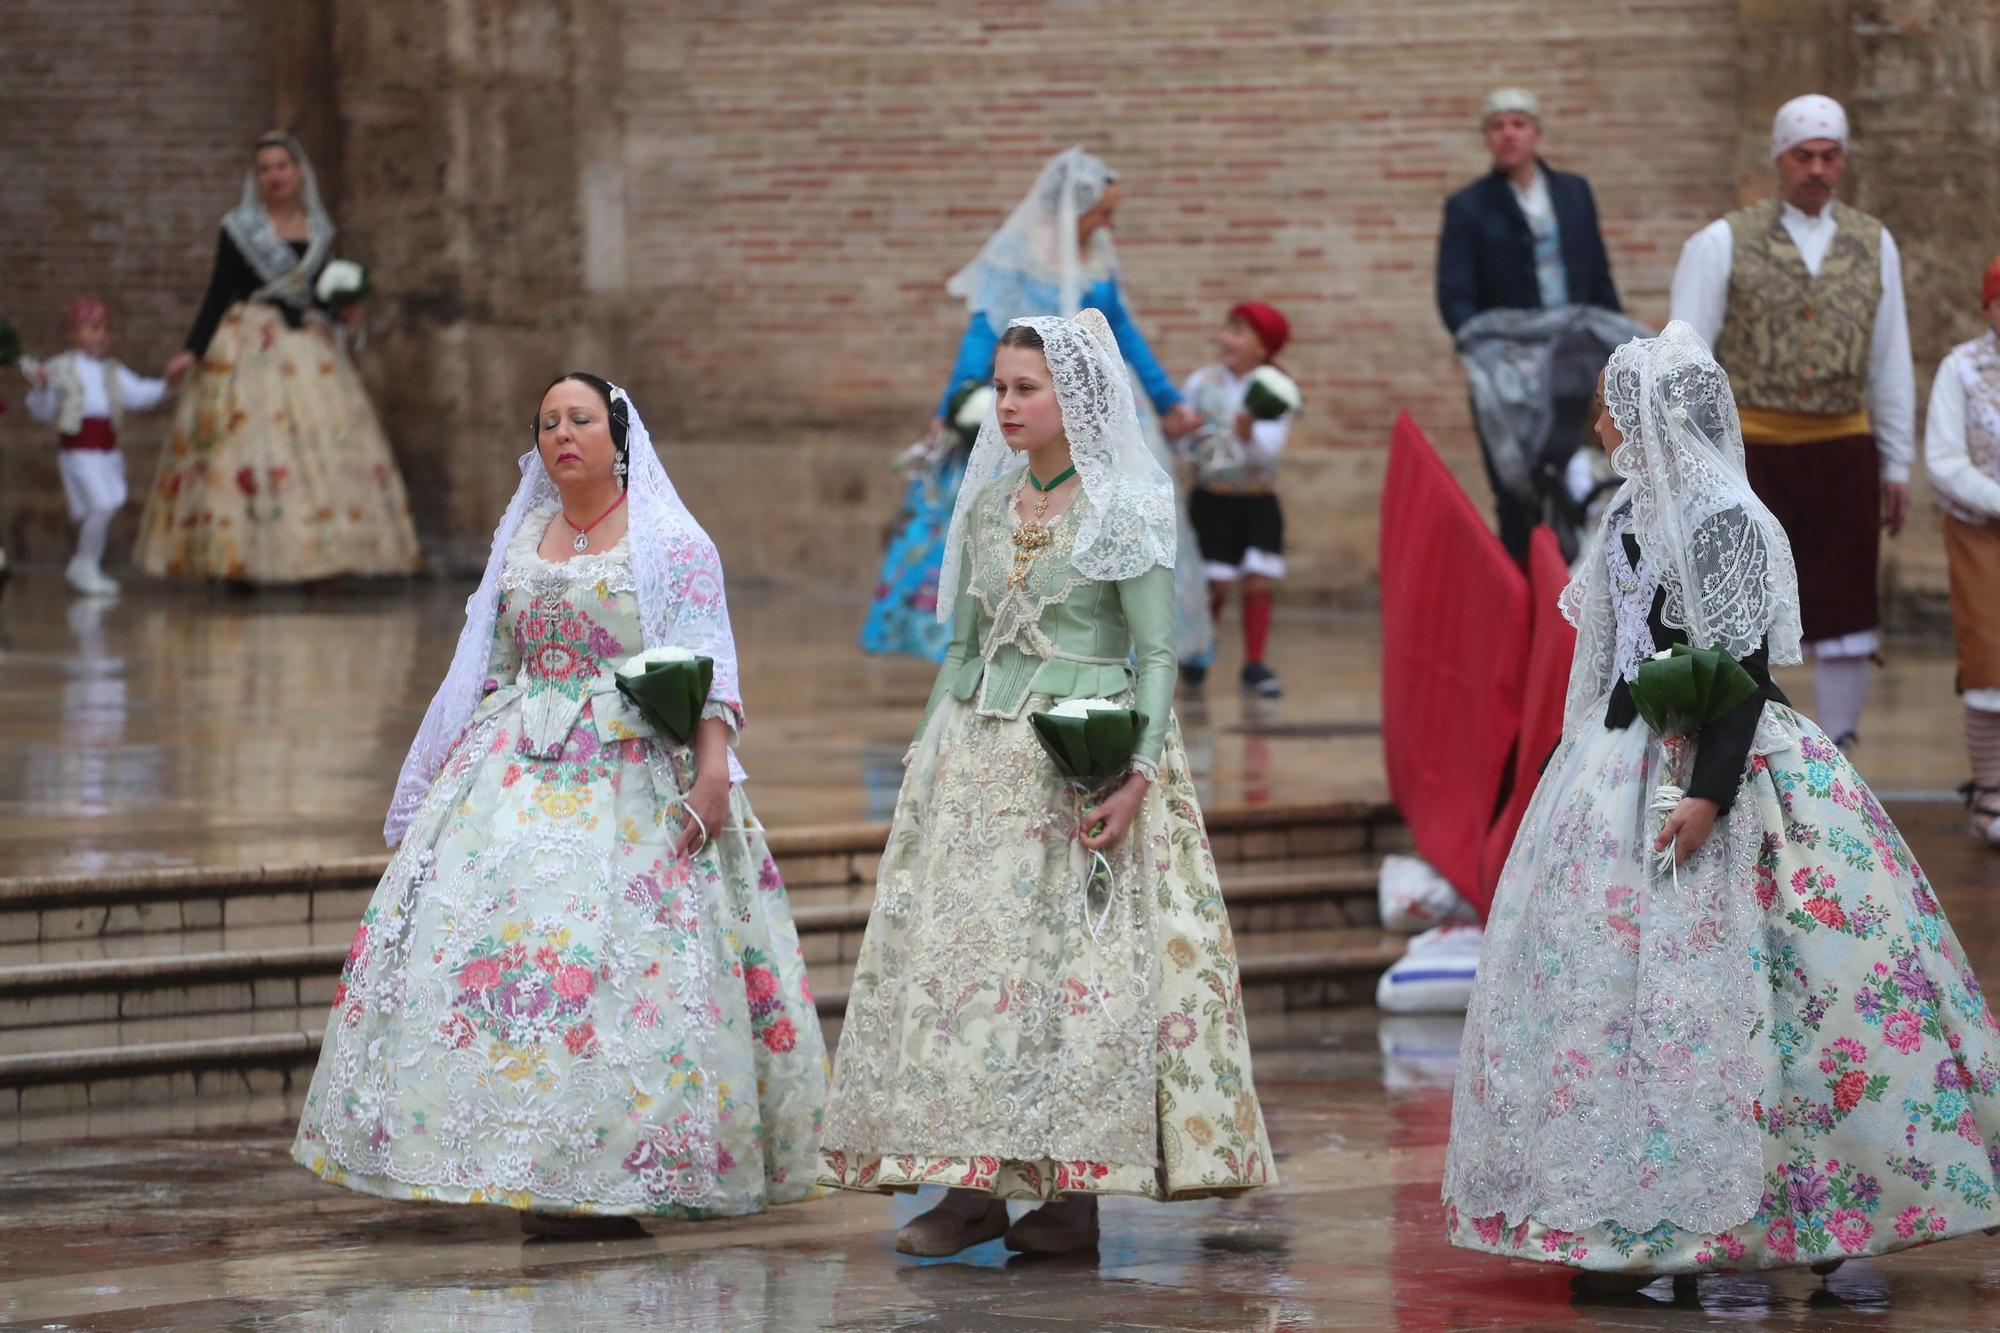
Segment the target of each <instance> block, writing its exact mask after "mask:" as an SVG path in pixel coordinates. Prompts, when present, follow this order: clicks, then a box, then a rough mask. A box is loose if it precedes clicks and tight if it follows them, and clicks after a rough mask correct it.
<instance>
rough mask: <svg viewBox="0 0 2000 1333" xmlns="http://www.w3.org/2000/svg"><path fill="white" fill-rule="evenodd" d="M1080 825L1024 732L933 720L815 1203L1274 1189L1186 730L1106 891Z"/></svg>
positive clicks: (886, 877) (884, 887)
mask: <svg viewBox="0 0 2000 1333" xmlns="http://www.w3.org/2000/svg"><path fill="white" fill-rule="evenodd" d="M1049 702H1050V701H1049V700H1048V699H1046V698H1043V697H1039V696H1038V697H1035V698H1032V699H1030V700H1029V703H1028V708H1027V710H1025V711H1026V712H1032V711H1035V710H1036V709H1041V708H1047V707H1048V706H1049ZM1077 820H1078V805H1077V801H1076V798H1075V797H1074V796H1073V795H1072V794H1071V793H1070V790H1069V788H1068V786H1067V785H1066V784H1065V783H1064V782H1063V781H1062V780H1061V779H1060V778H1059V777H1058V775H1057V774H1056V772H1055V769H1054V767H1053V765H1052V764H1051V763H1050V761H1049V759H1048V757H1047V755H1045V754H1044V753H1043V752H1042V750H1041V748H1040V746H1039V744H1038V743H1037V742H1036V740H1035V737H1034V733H1033V729H1032V727H1031V726H1030V724H1029V723H1028V721H1027V718H1026V716H1025V712H1024V714H1023V716H1022V717H1020V718H1017V719H1014V720H1011V721H1009V720H1004V719H998V718H992V717H983V716H980V715H978V714H977V713H976V712H975V711H974V710H973V709H972V708H971V707H970V706H968V705H966V704H964V703H961V702H959V701H958V700H956V699H951V698H947V699H945V700H944V701H943V703H941V704H940V705H939V707H938V709H937V712H936V713H935V714H934V715H933V716H932V718H931V721H930V724H929V725H928V726H927V727H926V729H925V735H924V738H923V740H922V741H921V742H920V743H919V745H918V746H917V748H916V753H915V754H914V755H913V757H912V758H911V761H910V767H909V771H908V773H907V774H906V775H905V778H904V782H903V789H902V793H901V796H900V798H899V800H898V802H897V807H896V814H895V819H894V823H893V825H892V828H891V831H890V835H889V845H888V848H887V851H886V853H885V855H884V857H883V860H882V865H881V869H880V872H879V875H878V878H877V881H876V891H875V905H874V909H873V911H872V913H871V915H870V918H869V922H868V929H867V933H866V935H865V937H864V938H863V941H862V945H861V950H860V955H859V958H858V960H857V962H856V968H855V975H854V981H853V988H852V991H851V993H850V996H849V1000H848V1009H847V1020H846V1024H845V1026H844V1027H843V1028H842V1031H841V1041H840V1050H839V1055H838V1058H837V1060H836V1061H835V1070H834V1089H833V1094H832V1097H831V1099H830V1101H829V1103H828V1111H827V1122H826V1134H825V1138H824V1146H823V1148H822V1162H823V1171H822V1179H823V1180H824V1181H826V1182H827V1183H829V1184H834V1185H839V1186H842V1187H844V1188H848V1189H859V1190H903V1189H913V1188H915V1187H917V1186H920V1185H948V1186H953V1187H956V1188H961V1189H972V1190H980V1191H984V1192H988V1193H991V1194H994V1195H997V1196H999V1197H1003V1198H1019V1199H1049V1198H1053V1197H1055V1196H1057V1195H1059V1194H1064V1193H1070V1192H1091V1193H1108V1194H1134V1195H1143V1196H1146V1197H1148V1198H1155V1199H1184V1198H1198V1197H1202V1196H1205V1195H1213V1194H1233V1193H1240V1192H1243V1191H1246V1190H1251V1189H1256V1188H1259V1187H1262V1186H1265V1185H1269V1184H1272V1183H1274V1181H1275V1178H1276V1177H1275V1174H1274V1172H1273V1170H1272V1165H1271V1149H1270V1144H1269V1141H1268V1139H1267V1137H1266V1135H1265V1130H1264V1118H1263V1112H1262V1110H1261V1108H1260V1107H1259V1104H1258V1101H1257V1093H1256V1088H1255V1085H1254V1083H1253V1082H1252V1079H1251V1072H1250V1051H1249V1043H1248V1038H1247V1035H1246V1032H1245V1028H1244V1021H1243V1004H1242V986H1241V982H1240V979H1239V976H1238V971H1237V965H1236V954H1235V947H1234V943H1233V941H1232V938H1231V935H1230V929H1229V918H1228V915H1227V913H1226V912H1225V911H1224V908H1223V902H1222V893H1221V889H1220V887H1219V885H1218V883H1217V880H1216V871H1215V862H1214V858H1213V856H1212V855H1211V854H1210V851H1209V846H1208V837H1207V834H1206V832H1205V830H1204V829H1203V826H1202V819H1201V810H1200V807H1199V805H1198V804H1197V801H1196V797H1195V792H1194V787H1193V784H1192V782H1191V780H1190V778H1189V775H1188V768H1187V757H1186V754H1185V752H1184V751H1183V749H1182V746H1181V739H1180V731H1179V728H1178V726H1177V725H1175V726H1170V728H1169V731H1168V734H1167V741H1166V745H1165V748H1164V751H1163V753H1162V755H1161V760H1160V772H1159V778H1158V780H1157V781H1156V782H1154V783H1153V784H1152V785H1151V786H1150V787H1149V788H1148V791H1147V795H1146V800H1145V802H1144V804H1143V806H1142V807H1141V810H1140V813H1139V816H1138V818H1137V819H1136V820H1135V821H1134V823H1133V826H1132V829H1131V832H1130V833H1129V834H1128V835H1127V836H1126V838H1125V839H1124V840H1123V841H1122V842H1121V843H1120V844H1119V845H1118V846H1117V847H1115V848H1113V849H1112V850H1111V852H1110V854H1109V857H1108V860H1109V863H1110V878H1109V882H1108V884H1107V883H1106V881H1105V879H1104V877H1103V876H1098V877H1097V878H1096V879H1095V881H1094V883H1093V882H1092V877H1091V875H1090V867H1089V864H1088V858H1089V853H1087V852H1086V851H1085V850H1084V848H1083V847H1082V846H1081V845H1080V844H1079V843H1078V842H1077V841H1076V838H1075V834H1076V829H1077Z"/></svg>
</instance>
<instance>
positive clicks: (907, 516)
mask: <svg viewBox="0 0 2000 1333" xmlns="http://www.w3.org/2000/svg"><path fill="white" fill-rule="evenodd" d="M1118 202H1119V200H1118V177H1117V175H1116V173H1114V172H1113V171H1112V170H1111V168H1110V167H1108V166H1107V165H1105V163H1104V162H1103V160H1102V159H1100V158H1097V157H1094V156H1092V155H1091V154H1089V153H1086V152H1085V151H1083V149H1082V147H1081V146H1079V147H1075V148H1068V149H1065V150H1063V151H1062V152H1060V153H1057V154H1056V155H1055V156H1054V157H1052V158H1050V159H1049V160H1048V161H1047V162H1046V163H1044V164H1043V165H1042V172H1041V175H1040V176H1039V177H1038V178H1037V179H1036V181H1035V185H1034V188H1033V189H1031V190H1029V191H1028V194H1027V197H1025V198H1024V199H1022V200H1021V202H1020V203H1019V204H1017V205H1016V206H1015V208H1014V211H1013V213H1012V214H1011V215H1009V217H1008V219H1007V221H1006V222H1005V223H1004V224H1003V225H1002V226H1001V227H1000V229H999V230H998V231H996V232H994V233H993V234H992V235H991V236H989V237H987V239H986V244H985V245H984V246H982V247H980V251H979V254H978V256H977V257H976V258H974V259H973V261H972V262H971V263H970V264H967V265H966V266H965V267H964V268H962V269H960V270H959V271H958V273H957V274H956V275H954V276H953V277H952V279H951V281H950V282H949V283H947V284H946V285H945V290H947V291H949V292H950V293H951V294H952V295H953V296H956V297H959V298H961V299H962V300H963V301H964V302H965V307H966V310H967V312H968V316H969V317H968V319H967V322H966V327H965V335H964V337H962V338H961V339H960V340H959V344H958V357H957V359H956V360H955V361H954V362H953V363H952V368H951V375H950V376H949V378H948V379H947V380H946V381H945V389H944V393H943V395H942V396H941V397H940V398H939V399H938V406H937V414H936V416H935V418H934V419H933V420H932V422H931V426H930V432H929V434H928V435H927V436H926V437H925V440H924V447H923V448H922V449H920V450H919V451H917V453H918V462H917V466H916V469H915V471H916V475H915V476H913V477H912V479H911V481H910V486H909V490H908V492H907V494H906V495H905V496H904V499H903V508H902V512H901V513H900V514H899V515H898V516H897V520H896V529H895V535H894V536H893V537H892V538H891V539H890V542H889V549H888V553H887V555H886V556H885V557H884V559H883V562H882V576H881V578H880V579H879V580H877V582H876V587H875V601H874V604H873V606H871V607H870V608H869V612H868V621H867V623H866V624H865V625H864V626H862V630H861V647H862V649H863V650H864V651H867V652H871V653H908V654H910V655H912V656H915V657H923V658H928V659H929V660H931V661H934V662H937V661H942V660H943V659H944V654H945V648H946V645H947V644H948V643H949V641H950V637H951V636H950V628H949V626H946V625H940V624H939V623H938V619H937V597H938V569H939V567H940V566H941V565H942V564H943V563H944V549H945V532H946V529H947V528H949V527H950V526H951V514H952V507H953V506H954V505H955V504H956V503H957V500H958V483H959V479H960V478H961V477H963V476H964V474H965V459H966V454H967V452H968V447H967V445H966V443H965V442H964V441H963V440H962V439H961V438H960V437H959V436H958V435H957V433H956V432H954V431H953V430H952V429H951V426H950V423H949V420H948V418H949V417H950V415H951V404H952V399H953V398H954V397H955V396H957V394H958V391H959V389H960V387H961V386H962V385H964V384H965V383H966V381H968V380H970V381H972V382H973V383H974V384H984V383H986V382H987V380H988V379H989V378H990V377H991V375H992V373H993V349H994V348H995V347H996V346H997V345H998V344H999V341H1000V335H1001V334H1002V333H1003V332H1005V330H1006V328H1007V325H1008V324H1009V323H1010V322H1012V321H1013V320H1016V319H1024V318H1028V317H1031V316H1036V315H1060V316H1063V317H1065V318H1068V317H1072V316H1074V315H1075V314H1076V313H1077V312H1078V311H1080V310H1082V309H1083V308H1084V307H1085V306H1094V307H1096V308H1097V309H1098V310H1101V311H1103V312H1104V317H1105V319H1106V320H1107V321H1108V322H1109V323H1110V325H1111V331H1112V333H1113V334H1114V335H1115V336H1116V337H1117V339H1118V350H1119V351H1120V352H1121V353H1122V354H1123V355H1124V357H1125V363H1126V365H1127V366H1128V367H1130V370H1131V373H1132V375H1133V376H1134V378H1135V379H1136V380H1137V381H1138V387H1139V388H1140V389H1141V390H1142V391H1143V392H1142V393H1141V394H1140V395H1136V396H1139V397H1142V398H1143V399H1144V400H1146V401H1149V402H1150V403H1151V404H1152V407H1153V409H1154V412H1157V413H1158V416H1157V417H1155V415H1154V414H1153V413H1152V412H1146V411H1144V410H1143V408H1142V410H1141V412H1140V416H1141V420H1142V424H1143V425H1144V427H1145V432H1146V442H1147V444H1148V445H1149V446H1150V447H1151V448H1152V450H1153V453H1154V455H1155V456H1156V457H1157V458H1158V459H1159V460H1160V462H1161V464H1162V466H1164V467H1166V468H1167V469H1168V474H1169V475H1172V471H1173V464H1172V460H1171V457H1170V456H1169V454H1168V452H1167V448H1166V443H1165V440H1164V438H1163V437H1162V431H1163V430H1164V432H1165V434H1166V435H1182V434H1185V433H1187V432H1188V431H1190V430H1192V429H1194V427H1195V426H1196V425H1198V424H1199V423H1198V421H1197V420H1196V419H1195V417H1194V414H1193V412H1192V411H1191V410H1190V409H1189V408H1188V407H1187V406H1186V405H1185V404H1184V403H1183V402H1182V401H1181V394H1180V390H1179V389H1178V388H1177V387H1175V385H1174V382H1173V379H1172V377H1171V376H1169V375H1168V374H1167V372H1166V370H1165V368H1164V367H1162V366H1161V365H1160V362H1159V359H1158V358H1156V357H1155V356H1154V355H1153V349H1152V348H1151V347H1150V346H1148V345H1147V343H1146V339H1145V336H1144V335H1143V334H1141V333H1140V332H1139V329H1138V326H1137V325H1136V324H1134V323H1133V322H1132V315H1131V312H1130V311H1128V310H1127V309H1126V308H1125V298H1124V294H1123V292H1122V291H1121V290H1120V288H1119V283H1118V255H1117V251H1116V250H1115V249H1114V248H1113V246H1112V243H1111V223H1112V217H1113V215H1114V214H1115V213H1116V211H1117V208H1118ZM1180 540H1181V546H1182V548H1183V555H1184V556H1186V557H1187V558H1184V559H1181V560H1180V561H1178V562H1177V564H1176V569H1177V570H1185V571H1188V572H1189V573H1188V577H1187V578H1185V579H1180V578H1177V579H1176V583H1175V603H1176V608H1177V610H1178V611H1179V617H1178V620H1179V631H1178V634H1177V642H1176V645H1175V646H1176V649H1177V650H1178V652H1179V654H1180V659H1181V662H1182V663H1183V664H1184V665H1191V666H1202V667H1205V666H1206V665H1207V664H1208V659H1209V657H1210V655H1211V654H1212V652H1213V649H1214V632H1213V629H1212V627H1211V625H1210V623H1209V616H1208V594H1207V592H1206V590H1205V589H1204V588H1203V587H1202V586H1201V560H1200V557H1199V556H1198V555H1190V554H1188V553H1189V552H1190V551H1191V550H1192V541H1193V533H1192V530H1191V529H1190V527H1189V525H1188V522H1187V517H1186V515H1185V514H1183V515H1182V516H1181V522H1180ZM1182 582H1185V583H1187V585H1188V586H1187V588H1185V589H1183V588H1182V587H1181V586H1180V585H1181V583H1182Z"/></svg>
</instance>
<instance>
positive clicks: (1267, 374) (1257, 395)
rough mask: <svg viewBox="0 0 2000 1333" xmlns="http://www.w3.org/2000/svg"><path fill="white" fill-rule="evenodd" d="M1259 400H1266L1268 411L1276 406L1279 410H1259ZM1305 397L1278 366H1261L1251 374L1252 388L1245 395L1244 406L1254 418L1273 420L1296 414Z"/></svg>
mask: <svg viewBox="0 0 2000 1333" xmlns="http://www.w3.org/2000/svg"><path fill="white" fill-rule="evenodd" d="M1258 400H1264V405H1265V408H1266V411H1268V410H1269V408H1270V407H1273V406H1275V407H1276V408H1277V409H1278V410H1277V411H1275V412H1269V415H1268V416H1267V415H1265V413H1264V412H1260V411H1259V410H1258ZM1303 402H1305V397H1304V395H1302V394H1301V393H1300V392H1299V386H1298V384H1297V383H1296V382H1295V381H1294V380H1293V379H1292V377H1291V376H1290V375H1287V374H1286V373H1285V372H1284V371H1282V370H1280V369H1278V368H1277V367H1276V366H1259V367H1257V368H1256V369H1255V370H1253V371H1251V372H1250V387H1249V388H1248V389H1247V390H1245V392H1244V395H1243V406H1244V409H1245V410H1246V411H1248V412H1249V413H1250V415H1251V416H1253V417H1259V418H1261V419H1263V420H1273V419H1275V418H1277V417H1280V416H1283V415H1284V414H1285V413H1286V412H1296V411H1298V410H1299V405H1300V404H1301V403H1303Z"/></svg>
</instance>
